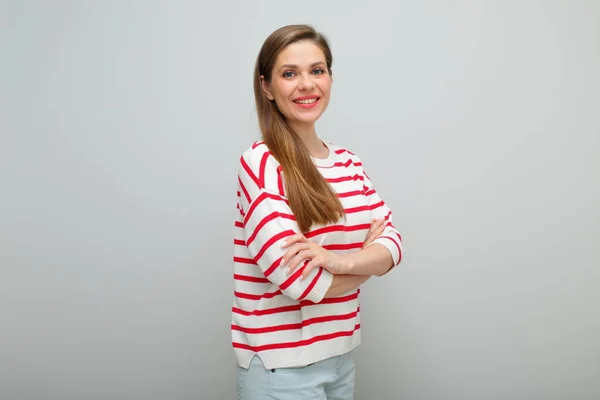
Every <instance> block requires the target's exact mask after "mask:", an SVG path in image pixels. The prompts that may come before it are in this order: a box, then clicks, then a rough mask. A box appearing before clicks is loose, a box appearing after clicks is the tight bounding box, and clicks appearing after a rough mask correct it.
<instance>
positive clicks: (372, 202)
mask: <svg viewBox="0 0 600 400" xmlns="http://www.w3.org/2000/svg"><path fill="white" fill-rule="evenodd" d="M359 164H360V165H361V172H362V175H363V178H364V187H363V190H364V192H365V196H367V199H368V203H369V207H370V208H371V210H372V212H373V217H374V218H375V219H381V218H383V219H385V228H384V230H383V232H382V233H381V235H379V237H378V238H377V239H375V240H374V241H373V242H372V243H371V244H369V246H372V245H374V244H375V243H377V244H380V245H382V246H384V247H385V248H387V249H388V250H389V252H390V253H391V255H392V259H393V261H394V265H393V267H392V268H390V269H389V270H388V271H387V272H386V273H389V272H390V271H392V270H393V269H395V267H396V266H398V264H400V262H401V261H402V252H403V250H404V248H403V247H402V235H400V232H399V231H398V229H396V227H395V226H394V222H393V221H392V211H391V210H390V209H389V207H388V206H387V204H386V203H385V202H384V201H383V200H382V199H381V197H379V194H378V193H377V191H376V190H375V186H374V185H373V182H372V181H371V179H370V178H369V176H368V175H367V173H366V172H365V170H364V169H363V168H362V162H360V163H359ZM384 275H385V274H384Z"/></svg>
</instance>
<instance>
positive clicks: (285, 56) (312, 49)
mask: <svg viewBox="0 0 600 400" xmlns="http://www.w3.org/2000/svg"><path fill="white" fill-rule="evenodd" d="M319 61H321V62H323V63H326V60H325V54H323V51H321V49H320V48H319V46H317V45H316V44H314V43H313V42H312V41H310V40H302V41H299V42H295V43H292V44H290V45H288V46H287V47H285V48H284V49H283V50H282V51H281V52H280V53H279V55H278V56H277V60H276V61H275V69H277V68H278V67H279V66H280V65H283V64H294V65H298V66H300V67H302V66H306V65H311V64H314V63H316V62H319Z"/></svg>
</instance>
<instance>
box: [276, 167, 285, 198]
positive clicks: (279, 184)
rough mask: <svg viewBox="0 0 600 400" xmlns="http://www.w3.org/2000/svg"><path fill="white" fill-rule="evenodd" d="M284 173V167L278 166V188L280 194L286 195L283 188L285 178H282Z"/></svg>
mask: <svg viewBox="0 0 600 400" xmlns="http://www.w3.org/2000/svg"><path fill="white" fill-rule="evenodd" d="M282 173H283V168H282V167H281V165H280V166H278V167H277V188H278V189H279V194H280V195H282V196H285V192H284V190H283V180H282V179H281V174H282Z"/></svg>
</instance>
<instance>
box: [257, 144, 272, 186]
mask: <svg viewBox="0 0 600 400" xmlns="http://www.w3.org/2000/svg"><path fill="white" fill-rule="evenodd" d="M270 155H271V153H269V152H268V151H265V153H264V154H263V156H262V158H261V160H260V172H259V175H258V178H259V180H260V184H261V187H265V169H266V168H267V160H268V159H269V156H270Z"/></svg>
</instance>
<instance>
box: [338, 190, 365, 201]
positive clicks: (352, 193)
mask: <svg viewBox="0 0 600 400" xmlns="http://www.w3.org/2000/svg"><path fill="white" fill-rule="evenodd" d="M362 195H364V193H363V192H362V191H360V190H355V191H353V192H347V193H338V195H337V196H338V197H339V198H340V199H343V198H346V197H352V196H362Z"/></svg>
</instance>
